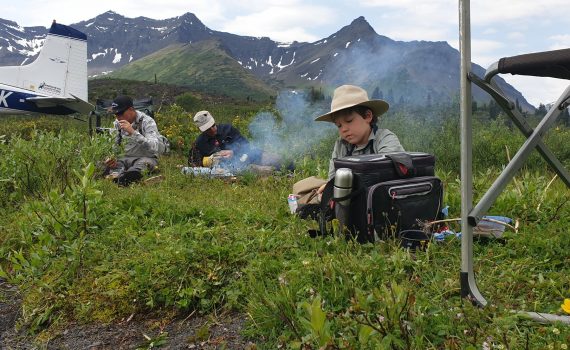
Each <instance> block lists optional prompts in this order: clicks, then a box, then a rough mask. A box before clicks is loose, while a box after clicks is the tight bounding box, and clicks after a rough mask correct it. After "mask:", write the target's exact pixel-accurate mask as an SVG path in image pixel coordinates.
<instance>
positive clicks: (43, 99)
mask: <svg viewBox="0 0 570 350" xmlns="http://www.w3.org/2000/svg"><path fill="white" fill-rule="evenodd" d="M71 96H72V97H50V96H34V97H28V98H26V101H28V102H31V103H33V104H35V105H36V106H37V107H38V108H49V107H66V108H69V109H71V110H73V111H75V112H78V113H84V114H87V113H90V112H92V111H93V110H94V108H95V106H93V105H92V104H91V103H89V102H87V101H83V100H82V99H80V98H79V97H76V96H73V95H71Z"/></svg>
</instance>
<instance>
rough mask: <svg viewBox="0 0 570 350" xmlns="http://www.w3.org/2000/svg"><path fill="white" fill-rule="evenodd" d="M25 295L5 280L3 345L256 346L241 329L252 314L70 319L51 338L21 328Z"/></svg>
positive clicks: (22, 348) (0, 316)
mask: <svg viewBox="0 0 570 350" xmlns="http://www.w3.org/2000/svg"><path fill="white" fill-rule="evenodd" d="M20 306H21V299H20V298H19V295H18V292H17V289H16V288H15V287H14V286H10V285H8V284H7V283H5V282H2V281H0V349H7V350H11V349H14V350H16V349H17V350H32V349H48V350H49V349H54V350H55V349H74V350H75V349H90V350H107V349H109V350H110V349H113V350H116V349H138V348H140V349H157V348H158V349H172V350H174V349H255V348H256V346H255V344H254V343H252V342H250V341H248V340H246V339H245V338H244V337H243V336H242V335H241V332H242V330H243V327H244V324H245V320H246V316H245V315H243V314H238V313H226V314H222V315H218V316H216V317H214V316H200V315H195V314H194V313H192V314H190V315H180V316H177V317H173V318H157V317H153V316H148V315H140V316H137V315H133V316H131V317H129V318H127V319H126V320H123V321H122V322H117V323H113V324H90V325H79V324H70V325H68V326H67V327H66V328H65V329H64V330H63V331H62V332H61V333H60V334H57V335H56V336H55V337H53V338H52V339H50V340H49V341H48V342H47V343H38V342H36V341H35V339H34V338H33V337H31V336H29V335H26V333H25V331H23V330H20V331H16V329H15V325H16V321H17V319H18V317H19V316H20V309H21V307H20Z"/></svg>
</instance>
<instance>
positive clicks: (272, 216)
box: [0, 107, 570, 349]
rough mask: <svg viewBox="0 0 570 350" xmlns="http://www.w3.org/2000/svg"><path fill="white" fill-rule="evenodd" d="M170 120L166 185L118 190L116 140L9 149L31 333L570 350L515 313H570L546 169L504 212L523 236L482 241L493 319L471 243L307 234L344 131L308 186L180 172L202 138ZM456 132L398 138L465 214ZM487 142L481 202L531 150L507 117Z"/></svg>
mask: <svg viewBox="0 0 570 350" xmlns="http://www.w3.org/2000/svg"><path fill="white" fill-rule="evenodd" d="M163 113H164V114H160V115H158V116H157V120H159V121H160V123H159V127H160V128H161V129H162V130H163V132H164V130H173V131H172V132H173V133H175V134H173V135H174V136H180V137H183V138H184V140H185V143H184V145H180V146H179V148H178V150H179V151H175V152H174V153H173V154H172V155H171V156H169V157H164V158H163V159H161V165H160V168H161V172H162V175H164V177H165V179H164V181H162V182H160V183H157V184H152V185H135V186H132V187H130V188H117V187H116V185H115V184H113V183H110V182H107V181H105V180H103V179H101V178H100V176H98V175H97V174H98V172H97V170H96V167H95V166H94V164H96V162H97V161H98V160H100V159H102V158H103V157H104V156H106V155H107V154H108V152H110V149H111V143H112V142H111V140H109V139H108V138H105V137H102V136H96V137H95V138H93V139H90V138H88V137H87V136H86V134H84V135H80V134H78V133H74V132H62V133H50V132H48V133H41V132H35V133H31V134H30V135H29V137H28V138H27V139H24V138H21V137H18V136H13V135H9V140H6V141H3V142H2V143H1V144H0V179H1V180H2V182H0V198H1V199H2V202H1V203H2V209H3V210H4V215H2V216H0V277H1V278H5V279H8V280H9V281H10V282H11V283H14V284H16V285H18V287H19V288H20V291H21V293H22V295H23V296H24V304H23V313H22V317H21V318H20V321H19V324H20V325H21V326H25V327H27V328H28V329H29V330H30V331H32V332H36V333H37V332H48V333H47V334H46V335H45V336H46V337H49V336H50V335H49V334H50V333H49V332H50V331H51V332H57V329H58V328H59V327H63V325H65V323H66V322H67V321H69V320H77V321H81V322H95V321H102V322H111V321H114V320H118V319H120V318H122V317H125V316H128V315H130V314H132V313H140V314H144V313H146V312H150V311H153V312H159V311H161V310H163V311H166V310H175V311H179V312H189V311H194V310H196V311H197V312H200V313H211V312H213V311H216V310H219V309H230V310H235V311H237V312H240V313H243V314H245V315H247V316H248V319H249V321H248V324H247V326H246V329H245V330H244V332H245V333H244V334H245V336H248V337H250V338H251V339H252V341H254V342H256V343H257V344H258V346H259V347H260V348H267V349H275V348H279V347H282V348H296V349H298V348H304V349H313V348H314V349H317V348H323V349H335V348H343V349H344V348H346V349H356V348H357V349H378V348H389V349H443V348H445V349H480V348H512V349H525V348H528V349H534V348H548V347H552V348H555V349H561V348H564V346H567V344H568V342H569V339H570V330H569V329H568V327H564V326H561V325H540V324H536V323H533V322H530V321H528V320H525V319H523V318H521V317H520V316H518V315H516V314H513V313H511V310H512V309H525V310H529V311H545V312H551V313H560V312H561V311H560V304H561V303H562V301H563V299H564V298H568V297H569V296H570V282H569V280H568V278H567V275H568V268H567V266H568V254H567V242H568V240H569V239H570V233H569V231H568V229H567V228H568V225H569V224H570V219H569V218H570V208H569V205H568V204H567V202H568V198H569V197H570V196H569V191H568V189H567V188H566V187H565V185H564V184H563V183H562V182H561V181H560V180H559V179H553V178H554V174H553V173H552V172H551V171H549V170H548V169H547V168H546V166H545V165H544V163H543V162H542V161H541V160H540V159H539V158H536V157H534V158H531V160H530V161H529V162H528V163H527V165H526V166H525V169H524V170H523V171H522V172H521V173H520V174H518V175H517V177H516V179H515V181H513V182H512V183H511V184H509V186H508V187H507V189H506V190H505V191H504V193H503V194H502V195H501V196H500V197H499V198H498V200H497V202H496V203H495V204H494V205H493V207H492V208H491V210H490V213H492V214H501V215H506V216H509V217H511V218H513V219H516V220H518V221H519V223H520V230H519V232H518V233H514V232H508V233H507V234H506V236H505V239H504V240H500V241H499V240H490V241H477V242H476V243H475V245H474V257H475V262H476V269H475V271H476V274H477V278H478V285H479V288H480V289H481V291H482V292H483V294H484V295H485V296H486V298H487V299H488V300H490V301H491V303H490V306H488V307H486V308H483V309H479V308H476V307H473V306H472V305H471V304H470V303H469V302H467V301H465V300H463V299H461V298H460V291H459V278H458V275H459V270H460V242H459V240H458V239H456V238H452V237H450V238H448V240H446V241H445V242H443V243H441V244H435V243H433V244H430V245H429V247H428V249H427V251H426V252H416V253H411V252H408V251H404V250H401V249H400V248H399V247H398V245H397V242H393V241H387V242H381V243H377V244H365V245H360V244H357V243H355V242H353V241H351V240H346V239H345V238H344V237H333V236H327V237H320V238H316V239H312V238H310V237H309V236H308V235H307V230H308V229H311V228H316V223H314V222H311V221H301V220H298V219H297V218H295V217H294V216H291V215H290V214H289V213H288V211H287V204H286V201H285V199H286V197H287V194H288V193H289V191H290V189H291V186H292V184H293V183H294V182H295V181H296V180H299V179H301V178H303V177H306V176H309V175H315V174H316V173H324V174H326V167H327V166H328V156H329V155H330V147H332V143H331V141H332V140H333V139H334V137H335V135H334V134H332V135H331V136H330V139H327V140H324V141H322V145H319V146H318V147H316V148H315V150H314V152H313V153H314V154H313V155H312V156H311V157H304V158H302V159H297V161H296V165H297V169H298V170H297V171H296V172H295V173H294V174H293V176H292V177H290V176H274V177H269V178H260V177H257V176H249V175H248V176H245V177H243V178H241V179H239V180H238V181H237V182H226V181H224V180H221V179H205V178H200V177H193V176H188V175H183V174H182V173H180V171H179V166H181V165H185V163H186V159H185V156H184V152H185V151H186V149H187V148H186V147H187V144H186V142H187V141H186V138H185V137H187V136H186V135H183V133H185V132H188V133H192V132H194V133H195V131H193V130H192V126H191V124H189V123H187V120H186V119H184V118H187V117H188V115H186V114H185V112H184V111H181V110H178V109H176V108H175V107H174V108H173V109H170V110H169V111H167V112H166V111H165V112H163ZM220 114H223V113H221V112H220ZM232 114H233V113H227V115H232ZM240 117H241V118H243V119H244V120H247V118H248V117H251V115H248V114H244V115H243V116H241V115H240ZM454 119H455V118H453V117H452V116H449V117H448V119H446V121H443V122H439V123H438V122H435V121H434V122H433V123H431V124H430V125H432V127H433V129H434V130H437V133H435V135H434V133H433V130H429V128H426V127H425V126H424V125H425V124H423V122H420V121H414V118H413V117H412V116H407V115H400V114H395V115H389V116H387V117H386V118H385V119H384V120H383V121H382V125H381V127H387V128H390V129H391V130H393V131H394V132H396V134H397V135H398V136H399V137H400V139H401V141H402V143H403V144H404V146H405V147H406V149H408V150H421V151H427V152H433V153H435V154H436V156H437V159H438V161H437V164H438V175H439V176H440V177H441V178H442V180H443V182H444V184H445V192H446V195H445V204H446V205H449V206H450V215H451V216H452V217H455V216H457V215H458V214H459V210H460V196H459V185H460V184H459V177H458V173H457V168H458V155H457V154H456V151H457V150H458V147H459V146H458V129H457V123H456V122H455V121H454ZM183 122H184V123H186V124H184V125H186V126H183V127H173V126H179V125H182V123H183ZM238 125H240V124H239V123H238ZM568 133H569V131H568V129H565V128H559V129H558V130H552V131H551V132H550V134H549V135H548V139H547V143H548V144H549V145H550V146H551V148H552V149H553V151H554V153H556V154H557V155H558V156H559V157H560V159H561V160H562V161H563V162H564V163H565V164H567V165H568V158H567V155H568V152H569V151H568V144H567V143H564V142H562V143H560V140H565V139H568V136H569V134H568ZM475 139H476V140H478V139H481V140H483V141H477V145H478V146H477V147H481V150H480V151H478V152H474V161H475V169H476V172H475V183H474V187H475V191H476V195H480V194H481V193H482V191H484V190H485V189H486V188H487V187H488V186H489V185H490V181H492V179H493V178H495V177H496V176H497V175H498V174H499V172H500V169H501V167H502V165H503V164H505V161H506V159H507V156H506V150H505V151H503V150H504V149H505V147H507V148H509V150H511V147H512V150H514V149H515V147H516V145H517V144H518V142H521V141H522V138H521V137H520V135H518V131H516V130H511V129H509V128H508V127H507V126H505V125H504V123H502V122H501V121H500V120H498V121H495V122H492V123H486V124H483V123H481V125H477V127H476V128H475ZM477 147H476V148H477ZM483 150H485V151H483ZM512 150H511V152H513V151H512ZM457 152H458V151H457ZM511 156H512V153H511ZM564 157H566V158H564ZM15 208H17V210H15ZM452 228H455V229H458V227H452Z"/></svg>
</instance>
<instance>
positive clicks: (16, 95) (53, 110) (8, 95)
mask: <svg viewBox="0 0 570 350" xmlns="http://www.w3.org/2000/svg"><path fill="white" fill-rule="evenodd" d="M36 96H37V95H34V94H27V93H25V92H18V91H10V90H0V108H8V109H15V110H19V111H25V112H32V113H45V114H58V115H65V114H71V113H75V111H74V110H72V109H69V108H67V107H65V106H54V107H42V108H38V107H37V106H36V105H35V104H34V103H33V102H28V101H26V98H28V97H36Z"/></svg>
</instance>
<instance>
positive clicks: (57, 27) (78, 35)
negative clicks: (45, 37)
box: [49, 22, 87, 40]
mask: <svg viewBox="0 0 570 350" xmlns="http://www.w3.org/2000/svg"><path fill="white" fill-rule="evenodd" d="M49 33H50V34H55V35H61V36H65V37H69V38H75V39H80V40H87V35H85V34H84V33H82V32H80V31H79V30H77V29H74V28H71V27H69V26H66V25H63V24H59V23H55V22H53V23H52V25H51V28H50V29H49Z"/></svg>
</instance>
